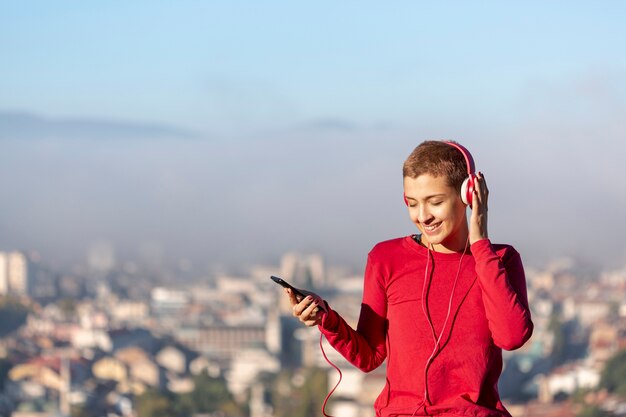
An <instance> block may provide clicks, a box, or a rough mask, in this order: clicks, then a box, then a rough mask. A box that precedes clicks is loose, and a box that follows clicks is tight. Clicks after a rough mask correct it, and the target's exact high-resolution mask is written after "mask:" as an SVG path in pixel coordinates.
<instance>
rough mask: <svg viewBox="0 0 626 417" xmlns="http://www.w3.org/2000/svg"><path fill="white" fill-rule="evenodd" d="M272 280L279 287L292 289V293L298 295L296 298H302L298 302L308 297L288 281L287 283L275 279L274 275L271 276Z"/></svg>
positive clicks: (280, 279) (277, 278)
mask: <svg viewBox="0 0 626 417" xmlns="http://www.w3.org/2000/svg"><path fill="white" fill-rule="evenodd" d="M270 278H272V280H273V281H274V282H275V283H277V284H278V285H282V286H283V287H285V288H289V289H291V291H293V293H294V294H295V295H296V298H298V297H299V298H300V299H299V300H298V301H302V300H304V298H305V297H306V295H304V294H303V293H302V291H300V290H299V289H297V288H296V287H294V286H292V285H291V284H290V283H288V282H287V281H285V280H284V279H282V278H279V277H275V276H274V275H272V276H270Z"/></svg>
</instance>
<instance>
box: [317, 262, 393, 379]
mask: <svg viewBox="0 0 626 417" xmlns="http://www.w3.org/2000/svg"><path fill="white" fill-rule="evenodd" d="M386 317H387V299H386V295H385V286H384V278H383V275H382V274H381V271H380V270H379V268H377V266H376V264H375V262H373V261H372V256H371V254H370V255H369V256H368V260H367V265H366V268H365V280H364V286H363V302H362V303H361V312H360V315H359V322H358V325H357V329H356V330H354V329H352V328H351V327H350V325H349V324H348V323H346V321H345V320H344V319H343V318H342V317H341V316H340V315H339V314H338V313H337V312H336V311H334V310H333V309H331V308H329V309H328V313H327V314H325V315H324V318H323V319H322V323H321V324H320V326H319V329H320V331H321V332H322V333H323V334H324V336H326V339H327V340H328V342H329V343H330V344H331V345H332V346H333V347H334V348H335V350H337V352H339V353H340V354H341V355H342V356H343V357H344V358H346V359H347V360H348V361H349V362H350V363H351V364H353V365H354V366H356V367H357V368H359V369H360V370H362V371H364V372H369V371H372V370H374V369H376V368H377V367H378V366H380V364H381V363H383V361H384V360H385V358H386V356H387V348H386V335H387V318H386Z"/></svg>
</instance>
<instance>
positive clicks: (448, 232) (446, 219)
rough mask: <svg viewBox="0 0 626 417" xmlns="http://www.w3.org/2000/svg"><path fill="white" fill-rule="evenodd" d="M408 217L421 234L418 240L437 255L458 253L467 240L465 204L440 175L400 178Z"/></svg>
mask: <svg viewBox="0 0 626 417" xmlns="http://www.w3.org/2000/svg"><path fill="white" fill-rule="evenodd" d="M404 195H405V197H406V199H407V203H408V209H409V217H410V218H411V220H412V221H413V223H415V225H416V226H417V228H418V229H419V230H420V231H421V232H422V241H423V242H424V243H425V244H427V245H428V244H431V245H433V248H434V250H436V251H439V252H458V251H462V250H463V249H464V248H465V245H466V243H467V238H468V227H467V218H466V214H465V207H466V206H465V204H463V201H461V196H460V191H459V190H456V189H454V188H453V187H451V186H450V185H448V182H447V179H446V178H445V177H443V176H440V177H434V176H432V175H430V174H422V175H420V176H419V177H417V178H410V177H405V178H404Z"/></svg>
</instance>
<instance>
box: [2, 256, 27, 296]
mask: <svg viewBox="0 0 626 417" xmlns="http://www.w3.org/2000/svg"><path fill="white" fill-rule="evenodd" d="M28 285H29V280H28V259H27V258H26V255H24V254H23V253H22V252H17V251H13V252H9V253H6V252H0V295H6V294H19V295H27V294H28Z"/></svg>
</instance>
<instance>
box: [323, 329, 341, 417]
mask: <svg viewBox="0 0 626 417" xmlns="http://www.w3.org/2000/svg"><path fill="white" fill-rule="evenodd" d="M320 349H321V350H322V355H324V359H326V362H328V363H329V364H330V366H332V367H333V368H335V369H336V370H337V372H339V381H337V384H335V386H334V387H333V389H331V390H330V392H329V393H328V395H327V396H326V398H324V404H322V414H324V417H333V416H331V415H328V414H326V403H327V402H328V400H329V399H330V396H331V395H333V392H335V390H336V389H337V387H338V386H339V384H340V383H341V379H342V377H343V375H342V374H341V370H340V369H339V368H338V367H337V365H335V364H334V363H332V362H331V361H330V359H328V357H327V356H326V352H324V345H323V344H322V333H320Z"/></svg>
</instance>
